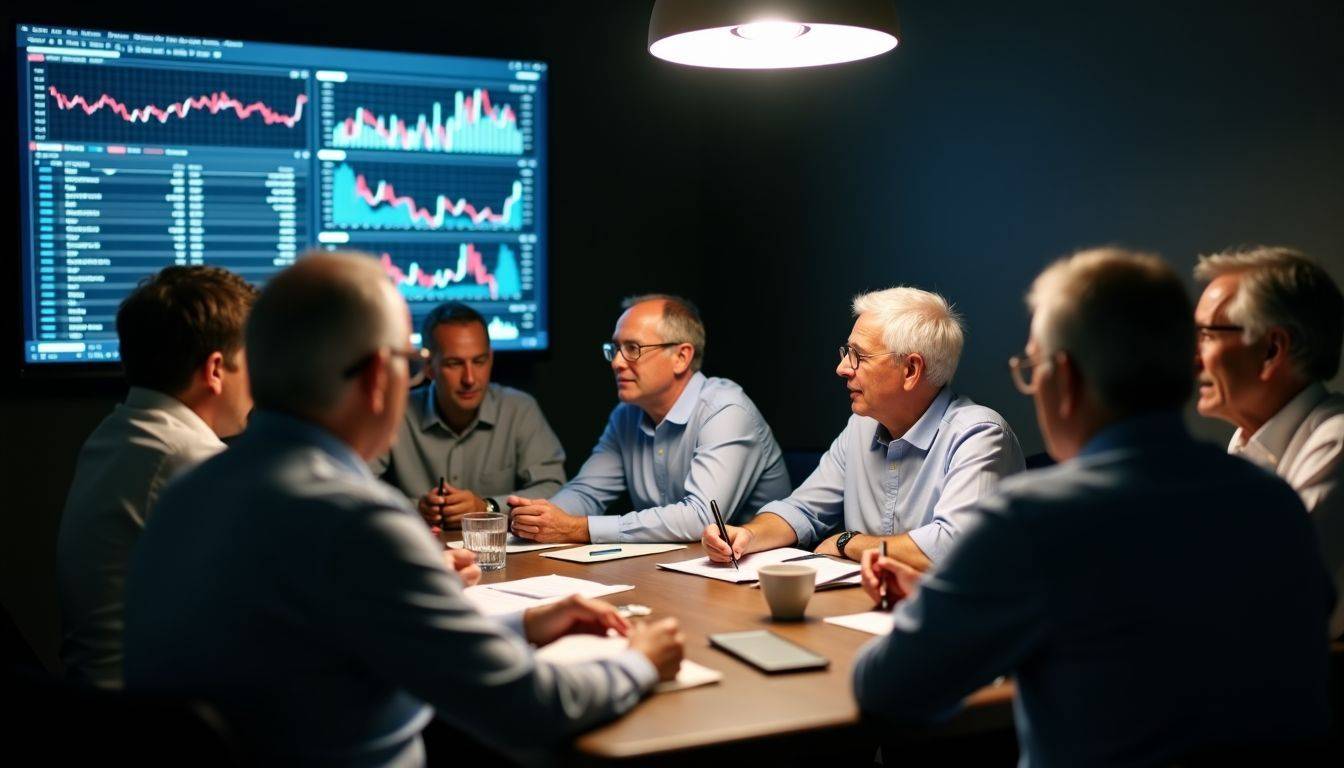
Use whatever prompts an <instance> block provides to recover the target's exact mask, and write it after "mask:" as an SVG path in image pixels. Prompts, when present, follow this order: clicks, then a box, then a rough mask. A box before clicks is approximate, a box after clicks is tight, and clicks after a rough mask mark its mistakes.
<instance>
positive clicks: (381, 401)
mask: <svg viewBox="0 0 1344 768" xmlns="http://www.w3.org/2000/svg"><path fill="white" fill-rule="evenodd" d="M391 362H392V356H391V355H390V354H388V351H387V350H386V349H383V350H379V351H378V353H377V354H375V355H374V356H373V358H372V359H371V360H369V364H368V365H366V366H364V368H363V369H361V370H360V372H359V378H358V379H356V382H355V385H356V386H357V387H358V388H359V399H360V400H361V401H362V402H363V403H364V405H365V407H366V408H368V409H369V411H370V412H371V413H382V412H383V411H384V410H386V409H387V407H388V402H387V400H388V398H387V396H388V393H389V391H390V387H389V384H390V383H391V378H392V376H391V371H390V369H389V365H390V364H391Z"/></svg>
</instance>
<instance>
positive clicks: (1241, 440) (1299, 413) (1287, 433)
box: [1227, 381, 1330, 469]
mask: <svg viewBox="0 0 1344 768" xmlns="http://www.w3.org/2000/svg"><path fill="white" fill-rule="evenodd" d="M1329 395H1330V392H1329V391H1328V390H1326V388H1325V385H1324V384H1322V383H1321V382H1319V381H1314V382H1312V383H1311V384H1308V385H1307V386H1306V388H1305V389H1303V390H1302V391H1301V392H1298V393H1297V395H1296V396H1294V397H1293V399H1292V400H1289V401H1288V403H1287V404H1286V405H1284V406H1283V407H1282V408H1280V409H1279V412H1278V413H1276V414H1274V415H1273V416H1271V417H1270V419H1269V421H1266V422H1265V423H1264V424H1261V425H1260V428H1259V429H1257V430H1256V431H1255V434H1253V435H1251V437H1250V439H1249V440H1248V439H1247V438H1246V433H1245V432H1244V431H1243V430H1242V429H1240V428H1239V429H1237V431H1236V433H1235V434H1233V435H1232V442H1231V443H1230V444H1229V445H1228V447H1227V450H1228V451H1229V452H1231V453H1236V454H1243V455H1245V456H1246V457H1247V458H1249V459H1251V460H1252V461H1255V462H1256V463H1257V464H1259V463H1264V464H1266V465H1267V466H1268V467H1269V468H1271V469H1273V468H1276V467H1278V465H1279V460H1280V459H1282V458H1283V453H1284V451H1286V450H1288V443H1290V442H1291V441H1292V439H1293V435H1294V434H1296V433H1297V428H1298V427H1300V426H1302V422H1303V421H1306V418H1307V416H1308V415H1309V414H1310V413H1311V411H1312V409H1313V408H1315V407H1316V406H1318V405H1320V404H1321V401H1322V400H1324V399H1325V398H1326V397H1328V396H1329Z"/></svg>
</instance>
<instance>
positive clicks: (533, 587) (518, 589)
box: [482, 573, 634, 600]
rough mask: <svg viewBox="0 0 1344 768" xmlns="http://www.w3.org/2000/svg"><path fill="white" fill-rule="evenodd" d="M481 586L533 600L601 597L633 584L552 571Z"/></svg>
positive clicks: (623, 589) (629, 588) (620, 590)
mask: <svg viewBox="0 0 1344 768" xmlns="http://www.w3.org/2000/svg"><path fill="white" fill-rule="evenodd" d="M482 586H484V587H485V588H487V589H492V590H494V591H496V592H504V593H507V594H510V595H518V596H519V597H530V598H532V599H534V600H545V599H547V598H562V597H569V596H570V595H583V596H584V597H602V596H604V595H614V594H616V593H617V592H625V591H628V590H631V589H634V586H633V585H631V584H603V583H601V582H597V581H589V580H587V579H575V578H573V577H570V576H560V575H559V574H554V573H553V574H550V575H548V576H533V577H532V578H530V579H515V580H513V581H501V582H499V583H497V584H485V585H482Z"/></svg>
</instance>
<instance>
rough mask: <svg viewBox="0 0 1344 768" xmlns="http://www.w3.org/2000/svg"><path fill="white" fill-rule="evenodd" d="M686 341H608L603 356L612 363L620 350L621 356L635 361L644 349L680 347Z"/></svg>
mask: <svg viewBox="0 0 1344 768" xmlns="http://www.w3.org/2000/svg"><path fill="white" fill-rule="evenodd" d="M685 343H686V342H684V341H665V342H663V343H661V344H639V343H636V342H633V341H622V342H620V343H619V344H618V343H616V342H614V341H608V342H606V343H604V344H603V345H602V356H603V357H605V358H606V359H607V362H608V363H610V362H611V361H612V360H615V359H616V353H617V352H620V353H621V357H624V358H625V359H626V360H628V361H630V362H632V363H633V362H635V361H636V360H638V359H639V357H640V355H643V354H644V350H646V349H650V348H654V347H679V346H681V345H682V344H685Z"/></svg>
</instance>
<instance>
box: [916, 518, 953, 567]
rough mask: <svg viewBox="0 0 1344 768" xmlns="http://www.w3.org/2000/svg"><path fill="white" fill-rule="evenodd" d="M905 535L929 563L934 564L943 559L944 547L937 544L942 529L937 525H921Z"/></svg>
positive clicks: (941, 534) (941, 535)
mask: <svg viewBox="0 0 1344 768" xmlns="http://www.w3.org/2000/svg"><path fill="white" fill-rule="evenodd" d="M907 535H909V536H910V540H911V541H913V542H915V546H917V547H919V549H920V551H921V552H923V553H924V556H925V557H927V558H929V562H931V563H936V562H938V561H939V560H941V559H942V557H943V554H944V553H943V549H944V547H943V546H941V545H940V544H939V541H938V540H939V539H941V538H942V537H943V527H942V526H941V525H939V524H937V523H929V524H928V525H922V526H920V527H918V528H916V529H914V530H913V531H910V532H909V533H908V534H907Z"/></svg>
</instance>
